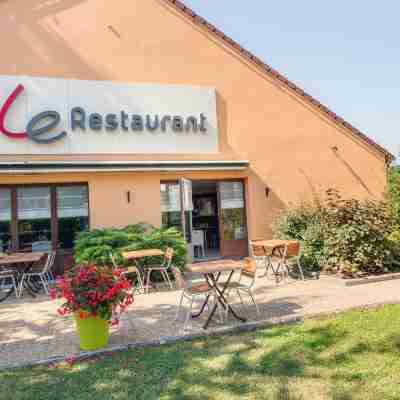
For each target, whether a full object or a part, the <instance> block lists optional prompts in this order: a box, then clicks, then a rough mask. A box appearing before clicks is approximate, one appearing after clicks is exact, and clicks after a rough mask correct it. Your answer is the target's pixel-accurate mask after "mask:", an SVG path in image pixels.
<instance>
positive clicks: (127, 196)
mask: <svg viewBox="0 0 400 400" xmlns="http://www.w3.org/2000/svg"><path fill="white" fill-rule="evenodd" d="M131 200H132V194H131V191H130V190H127V191H126V202H127V203H128V204H129V203H130V202H131Z"/></svg>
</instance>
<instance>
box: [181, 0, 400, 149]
mask: <svg viewBox="0 0 400 400" xmlns="http://www.w3.org/2000/svg"><path fill="white" fill-rule="evenodd" d="M184 1H185V3H186V4H187V5H188V6H189V7H191V8H193V9H194V11H196V12H197V13H198V14H200V15H201V16H203V17H204V18H206V19H207V20H208V21H209V22H211V23H213V24H214V25H216V26H217V27H218V28H220V29H221V30H222V31H224V32H225V33H226V34H228V35H229V36H231V37H232V38H233V39H235V40H236V41H238V42H239V43H240V44H241V45H242V46H244V47H246V48H247V49H248V50H250V51H252V52H254V53H255V54H256V55H257V56H259V57H260V58H261V59H263V60H264V61H266V62H267V63H268V64H270V65H271V66H272V67H274V68H276V69H278V70H279V71H280V72H281V73H283V74H284V75H286V76H287V77H288V78H289V79H290V80H292V81H293V82H295V83H296V84H298V85H299V86H300V87H301V88H302V89H304V90H305V91H306V92H308V93H310V94H311V95H313V96H314V97H316V98H317V99H318V100H319V101H321V102H322V103H323V104H325V105H327V106H328V107H330V108H331V109H332V111H334V112H336V113H337V114H338V115H340V116H341V117H343V118H344V119H346V120H347V121H349V122H350V123H352V124H353V125H355V126H356V127H357V128H359V129H360V130H361V131H363V132H364V133H366V134H367V135H368V136H370V137H371V138H373V139H374V140H375V141H377V142H378V143H379V144H381V145H383V146H384V147H386V148H387V149H388V150H389V151H391V152H392V153H393V154H394V155H396V156H397V155H398V154H399V151H400V101H399V100H400V22H399V19H400V2H396V1H393V0H381V1H366V2H363V1H361V0H353V1H349V0H336V1H334V2H326V1H316V0H304V1H301V2H300V1H293V0H279V1H266V0H251V1H237V0H236V1H234V0H184Z"/></svg>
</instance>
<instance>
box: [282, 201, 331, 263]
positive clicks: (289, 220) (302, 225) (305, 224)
mask: <svg viewBox="0 0 400 400" xmlns="http://www.w3.org/2000/svg"><path fill="white" fill-rule="evenodd" d="M323 218H324V209H323V207H322V206H321V204H320V203H319V202H318V201H314V202H312V203H302V204H301V205H300V206H298V207H293V208H289V209H288V210H287V211H286V212H285V213H284V214H282V215H281V217H280V218H279V219H278V221H277V224H276V226H275V236H276V237H277V238H281V239H291V240H298V241H300V242H301V249H302V251H301V259H300V262H301V264H302V266H303V268H304V269H306V270H308V271H319V270H321V268H322V267H323V266H324V265H325V232H324V223H323Z"/></svg>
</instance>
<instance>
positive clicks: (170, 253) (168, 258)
mask: <svg viewBox="0 0 400 400" xmlns="http://www.w3.org/2000/svg"><path fill="white" fill-rule="evenodd" d="M173 257H174V249H173V248H172V247H167V248H166V249H165V253H164V266H165V267H166V268H169V267H170V266H171V263H172V258H173Z"/></svg>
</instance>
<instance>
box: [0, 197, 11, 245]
mask: <svg viewBox="0 0 400 400" xmlns="http://www.w3.org/2000/svg"><path fill="white" fill-rule="evenodd" d="M10 247H11V189H0V253H2V252H6V251H7V250H9V249H10Z"/></svg>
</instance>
